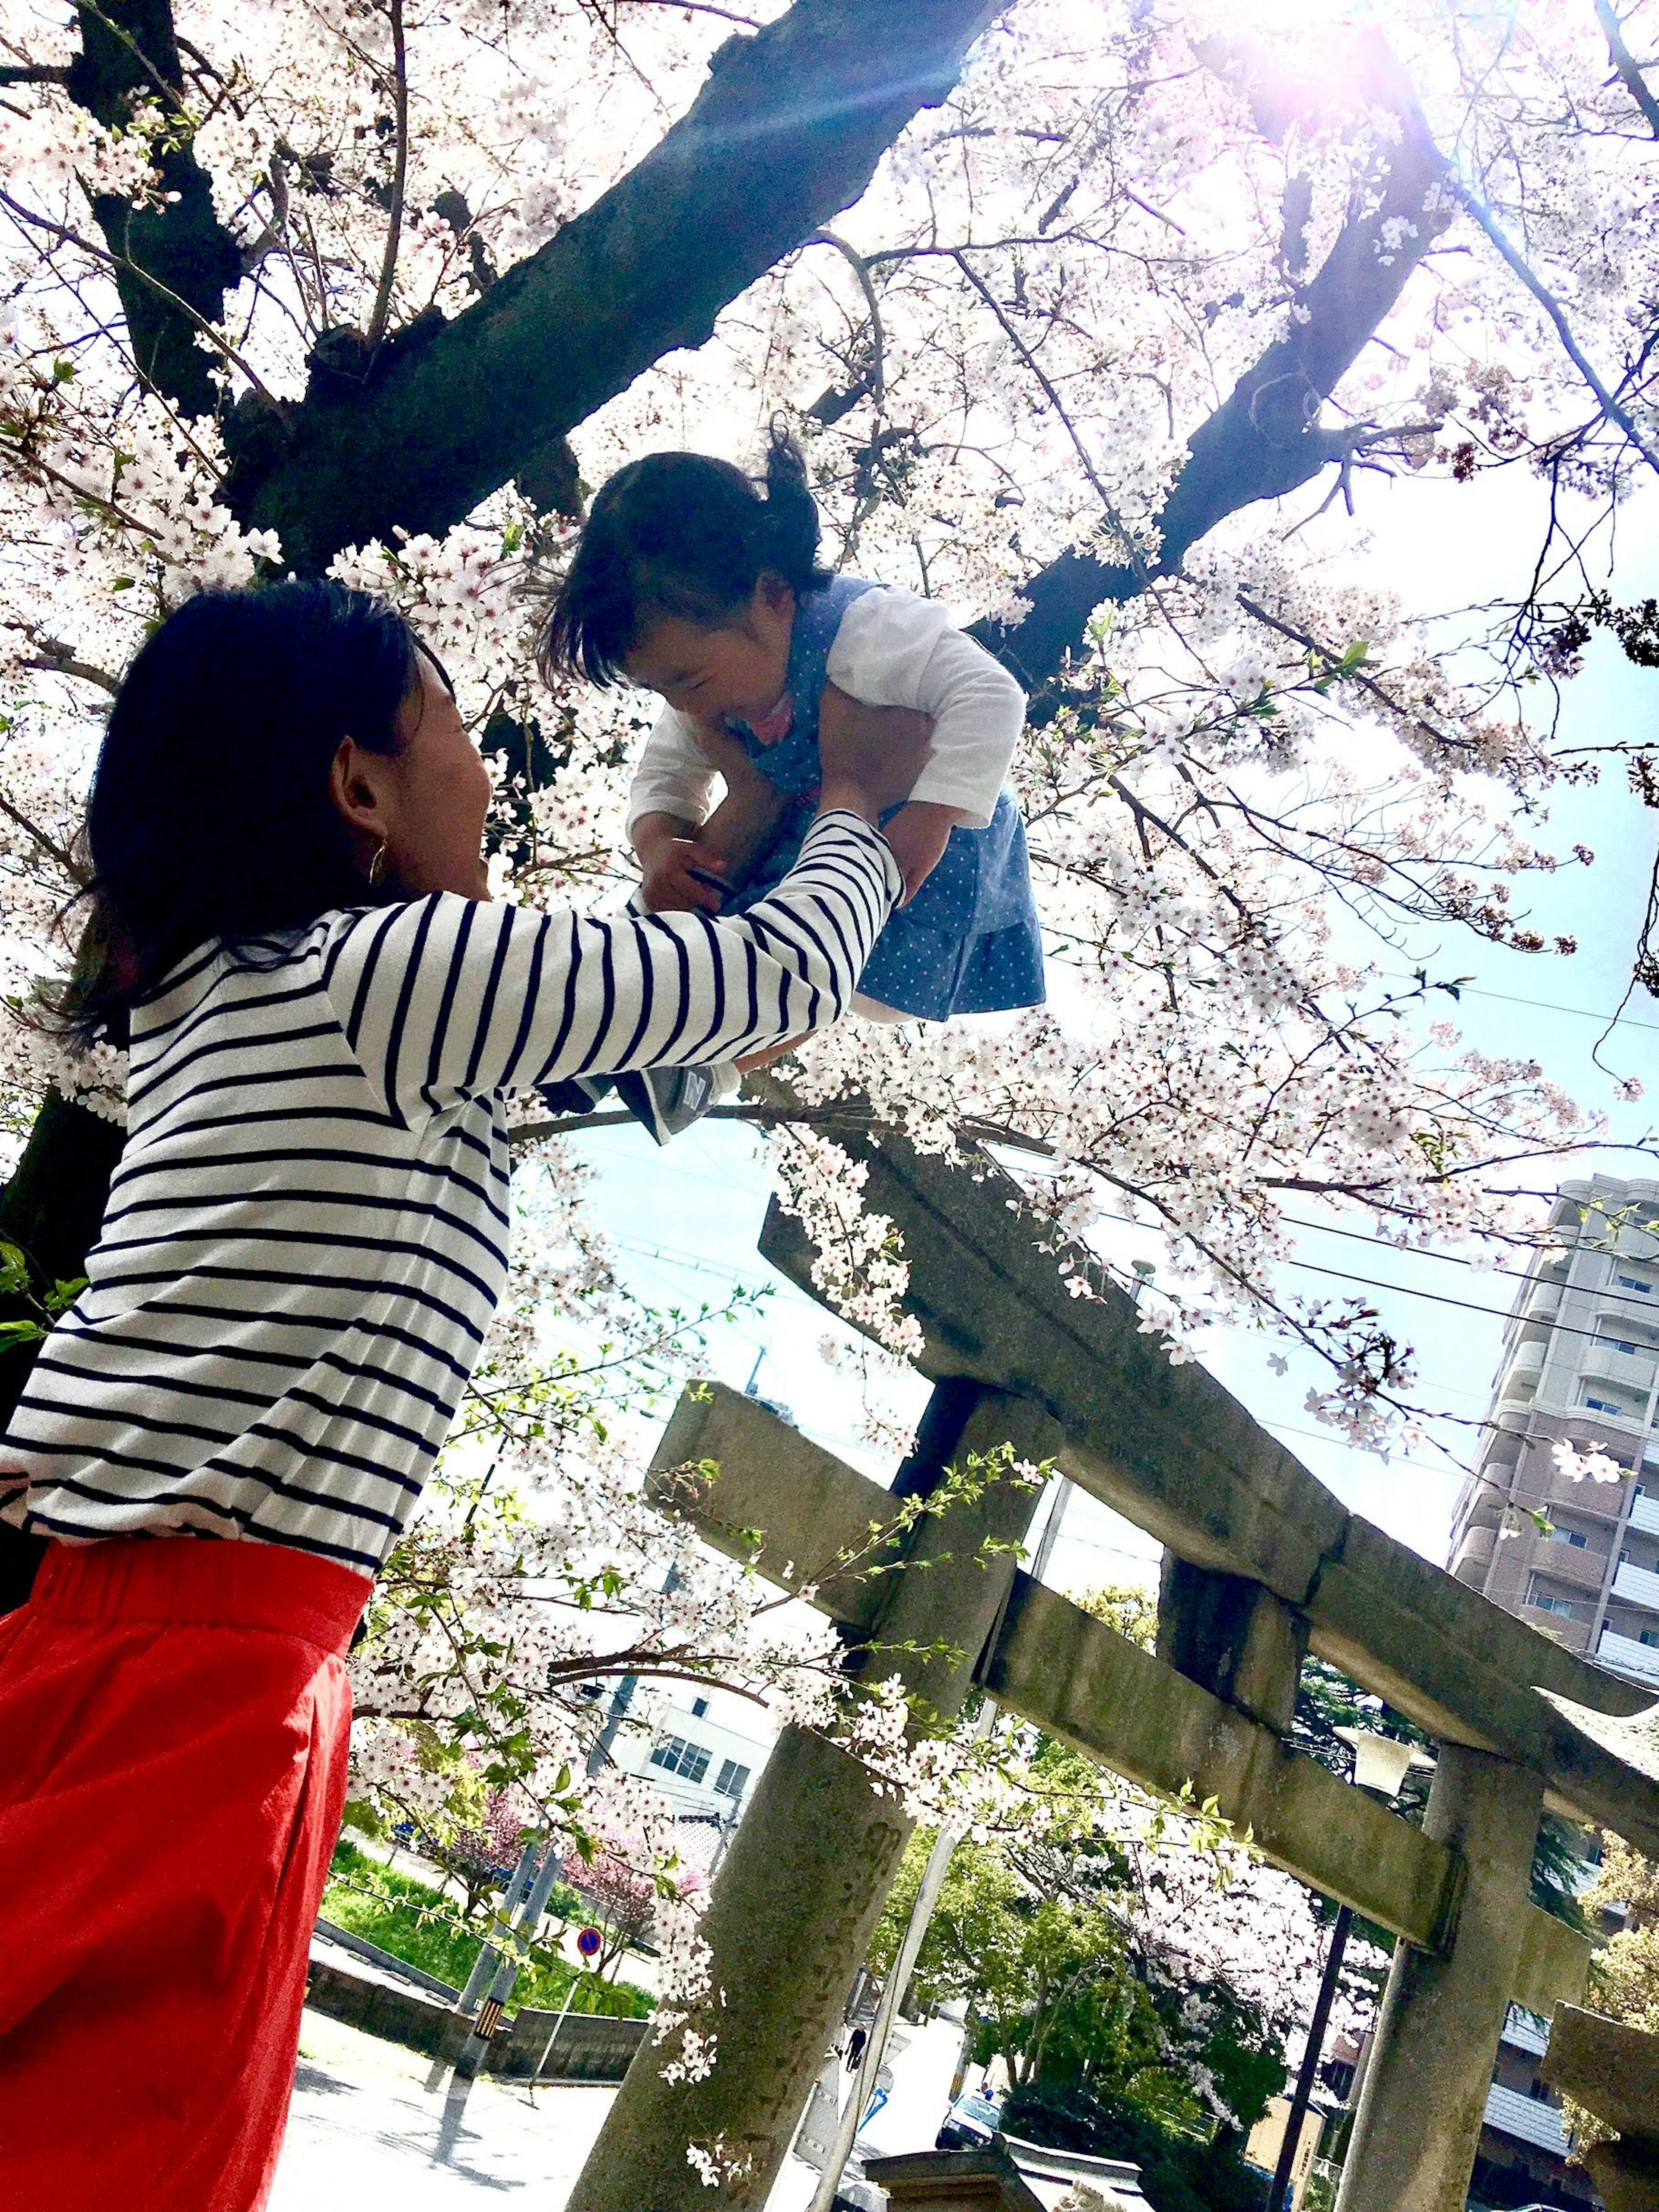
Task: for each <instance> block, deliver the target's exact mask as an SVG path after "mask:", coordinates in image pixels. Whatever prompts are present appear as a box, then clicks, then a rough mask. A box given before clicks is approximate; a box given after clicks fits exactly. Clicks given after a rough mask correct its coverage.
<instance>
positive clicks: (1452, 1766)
mask: <svg viewBox="0 0 1659 2212" xmlns="http://www.w3.org/2000/svg"><path fill="white" fill-rule="evenodd" d="M1542 1807H1543V1784H1542V1782H1541V1778H1540V1777H1539V1776H1538V1775H1537V1774H1536V1773H1535V1772H1534V1771H1530V1770H1528V1768H1526V1767H1523V1766H1517V1765H1512V1764H1511V1763H1510V1761H1508V1760H1507V1759H1492V1758H1490V1757H1488V1756H1487V1755H1486V1753H1483V1752H1479V1751H1470V1750H1468V1749H1467V1748H1466V1747H1464V1746H1462V1745H1461V1744H1448V1745H1446V1746H1445V1747H1444V1748H1443V1751H1442V1752H1441V1754H1440V1763H1439V1765H1438V1766H1437V1768H1436V1770H1435V1777H1434V1784H1433V1787H1432V1788H1431V1790H1430V1792H1429V1805H1428V1811H1427V1814H1426V1815H1425V1820H1424V1824H1423V1826H1424V1832H1425V1836H1427V1837H1429V1838H1431V1839H1432V1840H1433V1841H1435V1842H1437V1843H1440V1844H1447V1845H1449V1846H1450V1847H1451V1848H1453V1849H1455V1850H1457V1851H1458V1852H1459V1853H1460V1854H1461V1856H1462V1861H1463V1863H1464V1867H1465V1869H1466V1876H1465V1881H1464V1887H1463V1894H1462V1900H1461V1902H1460V1904H1459V1906H1458V1914H1457V1924H1456V1928H1455V1931H1454V1935H1453V1941H1452V1947H1451V1952H1450V1955H1449V1957H1447V1958H1436V1957H1434V1956H1433V1955H1432V1954H1430V1953H1428V1952H1426V1951H1414V1950H1413V1949H1411V1948H1409V1947H1408V1946H1407V1945H1406V1944H1404V1943H1401V1944H1397V1945H1396V1946H1395V1954H1394V1964H1393V1966H1392V1967H1391V1968H1390V1969H1389V1985H1388V1990H1387V1993H1386V1994H1385V1996H1384V1997H1383V2011H1382V2015H1381V2016H1380V2018H1379V2019H1378V2021H1377V2025H1376V2039H1375V2042H1374V2044H1373V2046H1372V2050H1371V2054H1370V2064H1369V2066H1368V2068H1367V2069H1366V2075H1365V2086H1364V2090H1363V2091H1362V2092H1361V2094H1360V2100H1359V2108H1358V2112H1356V2114H1355V2116H1354V2125H1353V2134H1352V2139H1351V2141H1350V2143H1349V2148H1348V2156H1347V2161H1346V2165H1345V2166H1344V2168H1343V2175H1342V2189H1341V2193H1340V2196H1339V2197H1338V2199H1337V2208H1338V2212H1383V2208H1385V2209H1386V2212H1463V2207H1464V2203H1465V2201H1466V2199H1467V2197H1468V2185H1469V2176H1470V2174H1471V2172H1473V2171H1474V2154H1475V2148H1476V2146H1477V2144H1478V2143H1479V2142H1480V2127H1481V2121H1482V2118H1483V2117H1484V2114H1485V2112H1486V2091H1487V2088H1488V2087H1489V2086H1490V2084H1491V2081H1492V2062H1493V2061H1494V2059H1495V2058H1496V2057H1497V2056H1498V2037H1499V2035H1500V2034H1501V2033H1502V2032H1503V2027H1504V2015H1505V2014H1506V2013H1507V2011H1508V2009H1509V2002H1510V1996H1511V1995H1512V1993H1513V1991H1514V1988H1515V1982H1516V1972H1517V1969H1518V1967H1519V1965H1520V1954H1521V1941H1522V1928H1523V1926H1524V1925H1525V1907H1526V1905H1527V1904H1528V1890H1529V1887H1530V1883H1531V1877H1532V1856H1533V1848H1534V1844H1535V1843H1536V1841H1537V1837H1538V1820H1539V1814H1540V1813H1541V1810H1542Z"/></svg>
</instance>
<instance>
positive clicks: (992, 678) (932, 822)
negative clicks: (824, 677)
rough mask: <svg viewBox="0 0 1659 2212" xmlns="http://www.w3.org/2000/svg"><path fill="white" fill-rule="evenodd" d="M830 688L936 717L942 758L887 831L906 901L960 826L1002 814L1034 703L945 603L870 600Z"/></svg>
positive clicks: (836, 659) (842, 640) (834, 662)
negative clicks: (1001, 798)
mask: <svg viewBox="0 0 1659 2212" xmlns="http://www.w3.org/2000/svg"><path fill="white" fill-rule="evenodd" d="M829 678H830V681H831V682H832V683H833V684H836V685H838V686H839V687H840V688H841V689H842V690H844V691H851V692H852V693H854V696H856V697H858V698H860V699H863V700H867V701H868V702H870V703H871V704H872V705H878V706H892V707H914V708H919V709H920V711H921V713H923V714H928V715H931V716H932V717H933V754H932V757H931V758H930V759H929V760H928V762H927V766H926V767H925V768H924V769H923V770H922V772H921V775H919V776H918V777H917V779H916V784H915V790H914V792H913V793H912V794H911V797H910V800H909V803H908V805H906V806H905V807H904V808H903V809H902V811H900V812H899V813H898V814H896V815H895V816H894V817H893V819H892V821H891V822H890V823H888V824H887V840H888V842H889V843H890V845H891V846H892V848H893V851H894V854H895V855H896V858H897V860H898V863H899V866H901V867H902V869H903V871H904V882H905V896H906V897H907V898H908V897H912V896H915V893H916V892H917V891H918V890H920V889H921V885H922V884H924V883H925V882H926V881H927V877H928V876H929V874H930V873H931V872H932V871H933V868H934V867H935V866H937V865H938V862H939V858H940V855H941V854H943V853H944V850H945V844H946V842H947V841H948V839H949V837H950V835H951V829H953V828H954V826H955V825H956V824H957V823H963V824H964V825H965V826H966V827H967V828H969V829H984V828H985V826H986V825H987V823H988V822H989V821H990V819H991V817H992V815H993V814H994V812H995V811H996V804H997V796H998V793H1000V790H1001V788H1002V784H1003V779H1004V778H1005V777H1006V775H1007V773H1008V768H1009V764H1010V763H1011V762H1012V759H1013V757H1014V751H1015V748H1016V747H1017V745H1018V743H1019V737H1020V732H1021V731H1022V730H1023V729H1024V724H1025V695H1024V692H1023V691H1022V690H1020V688H1019V686H1018V684H1016V683H1015V681H1014V679H1013V678H1012V676H1010V675H1009V673H1008V672H1007V671H1006V669H1005V668H1004V667H1003V666H1002V665H1000V662H998V661H995V660H993V659H992V658H991V656H990V654H989V653H987V652H986V651H985V649H984V647H982V646H980V645H976V644H975V641H974V640H973V639H972V638H970V637H969V636H967V635H964V634H963V632H962V631H961V630H959V629H957V628H956V627H955V626H954V624H953V623H951V618H950V617H949V616H948V615H947V614H946V613H945V610H944V608H943V607H941V606H940V605H939V603H938V601H937V600H933V599H918V598H917V597H916V596H915V593H914V592H904V591H897V590H892V589H887V590H882V591H876V592H865V593H864V594H863V596H862V597H861V598H860V599H854V602H853V604H852V605H851V606H849V607H848V610H847V612H846V614H845V615H844V616H843V617H842V625H841V629H840V630H839V632H838V633H837V635H836V641H835V643H834V645H833V646H832V647H831V648H830V652H829Z"/></svg>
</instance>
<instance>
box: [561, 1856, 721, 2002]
mask: <svg viewBox="0 0 1659 2212" xmlns="http://www.w3.org/2000/svg"><path fill="white" fill-rule="evenodd" d="M564 1871H565V1875H566V1878H567V1880H568V1881H569V1882H570V1883H571V1885H572V1887H574V1888H575V1889H576V1890H578V1891H580V1894H581V1897H582V1900H583V1902H584V1904H585V1905H586V1906H587V1907H588V1909H589V1910H590V1911H591V1912H592V1916H593V1921H594V1924H595V1925H596V1926H597V1927H598V1929H599V1934H600V1936H601V1938H602V1939H603V1941H602V1944H601V1948H600V1950H599V1955H598V1957H597V1958H596V1959H595V1960H593V1961H592V1966H593V1971H594V1972H595V1973H597V1974H598V1975H599V1978H600V1979H601V1980H605V1979H607V1978H608V1979H611V1980H614V1979H615V1978H616V1973H617V1967H618V1966H620V1965H621V1963H622V1960H623V1956H624V1955H625V1954H627V1953H628V1952H629V1951H637V1950H639V1949H640V1948H641V1946H642V1945H644V1944H646V1943H648V1942H650V1941H651V1938H652V1936H653V1933H654V1931H655V1929H656V1923H657V1918H658V1915H659V1911H660V1908H661V1906H662V1905H663V1904H664V1903H665V1901H667V1900H670V1899H672V1900H674V1901H677V1902H682V1903H686V1904H693V1903H696V1902H697V1901H698V1900H699V1899H700V1898H701V1896H702V1892H703V1891H704V1890H705V1889H706V1888H707V1887H708V1878H707V1876H706V1875H704V1874H703V1872H702V1869H701V1868H700V1867H675V1868H671V1869H669V1870H667V1871H664V1869H663V1866H662V1862H661V1857H660V1855H659V1853H656V1852H654V1851H653V1850H652V1849H651V1848H650V1847H649V1846H648V1845H647V1841H646V1838H644V1836H643V1835H641V1834H636V1833H635V1832H631V1831H629V1830H625V1829H620V1828H613V1829H608V1830H605V1831H603V1832H600V1833H599V1835H598V1836H596V1837H595V1838H593V1853H592V1857H591V1858H589V1857H584V1856H583V1855H582V1854H581V1853H580V1852H579V1851H572V1853H571V1854H570V1856H569V1857H568V1859H567V1860H566V1861H565V1866H564Z"/></svg>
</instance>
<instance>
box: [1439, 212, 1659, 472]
mask: <svg viewBox="0 0 1659 2212" xmlns="http://www.w3.org/2000/svg"><path fill="white" fill-rule="evenodd" d="M1457 194H1458V197H1459V198H1460V199H1461V200H1462V203H1463V205H1464V206H1465V207H1466V208H1467V209H1468V212H1469V213H1470V214H1471V215H1472V216H1474V219H1475V221H1476V222H1478V223H1479V224H1480V228H1481V229H1482V230H1483V231H1485V233H1486V236H1487V237H1488V238H1489V239H1490V240H1492V244H1493V246H1496V247H1497V249H1498V253H1499V255H1500V256H1501V257H1502V258H1503V259H1504V261H1505V262H1507V264H1509V266H1510V269H1511V270H1513V271H1514V273H1515V274H1516V276H1518V277H1519V278H1520V280H1521V282H1522V283H1523V284H1524V285H1525V286H1526V288H1527V289H1528V292H1530V293H1531V294H1532V296H1533V298H1534V300H1536V301H1537V302H1538V304H1539V306H1540V307H1541V308H1542V309H1543V310H1544V313H1546V314H1547V316H1548V317H1549V319H1550V321H1551V322H1552V323H1553V325H1555V334H1556V336H1557V337H1559V339H1560V341H1561V344H1562V348H1563V349H1564V350H1565V354H1566V356H1567V359H1568V360H1569V361H1570V362H1571V363H1572V365H1573V367H1574V368H1576V369H1577V371H1578V374H1580V376H1582V377H1583V380H1584V381H1585V383H1586V384H1587V385H1589V388H1590V390H1591V392H1593V393H1594V394H1595V401H1596V404H1597V405H1598V406H1599V407H1600V408H1601V412H1602V413H1603V414H1604V415H1605V416H1607V417H1608V418H1609V419H1610V420H1611V421H1613V422H1616V423H1617V424H1618V425H1619V428H1620V429H1621V430H1622V431H1623V432H1624V434H1625V435H1626V437H1627V438H1628V439H1629V440H1630V442H1631V443H1632V446H1634V447H1635V448H1636V450H1637V452H1638V453H1640V455H1641V456H1642V459H1644V461H1645V462H1646V463H1647V465H1648V466H1649V467H1650V469H1652V470H1653V471H1655V472H1656V473H1659V452H1656V450H1655V448H1654V447H1652V446H1651V445H1650V443H1649V442H1648V441H1647V439H1646V438H1645V437H1644V435H1643V434H1642V432H1641V430H1640V429H1639V428H1638V427H1637V423H1636V421H1635V418H1634V417H1633V416H1632V414H1631V412H1630V410H1629V409H1628V408H1627V407H1626V405H1625V404H1623V402H1622V401H1621V400H1620V399H1618V398H1616V397H1615V396H1614V395H1613V393H1612V392H1609V391H1608V389H1607V386H1606V385H1605V384H1603V382H1602V381H1601V377H1600V375H1599V374H1597V372H1596V369H1595V365H1594V363H1593V362H1591V361H1590V359H1589V356H1588V355H1587V354H1586V353H1585V351H1584V349H1583V347H1582V346H1581V345H1580V344H1579V343H1578V341H1577V338H1576V337H1574V336H1573V334H1572V325H1571V324H1570V323H1569V322H1568V320H1567V318H1566V315H1565V311H1564V310H1563V308H1562V306H1561V303H1560V301H1559V300H1558V299H1557V298H1556V296H1555V295H1554V293H1553V292H1552V291H1551V290H1550V289H1549V287H1548V285H1547V284H1546V283H1544V281H1543V279H1542V277H1541V276H1538V275H1537V274H1536V273H1535V271H1534V270H1533V268H1532V266H1531V264H1530V263H1529V262H1528V259H1527V258H1526V256H1525V254H1524V253H1522V252H1521V250H1520V248H1519V247H1518V246H1516V245H1515V244H1514V243H1513V242H1512V241H1511V240H1510V238H1509V237H1508V235H1507V234H1505V232H1504V228H1503V226H1502V225H1501V224H1500V223H1499V222H1498V218H1497V216H1495V215H1494V214H1493V213H1492V210H1491V209H1490V208H1489V207H1488V206H1487V205H1486V202H1485V201H1484V200H1482V199H1481V198H1480V197H1478V195H1477V194H1476V193H1475V192H1474V191H1471V190H1470V188H1469V187H1468V185H1462V184H1460V185H1458V186H1457Z"/></svg>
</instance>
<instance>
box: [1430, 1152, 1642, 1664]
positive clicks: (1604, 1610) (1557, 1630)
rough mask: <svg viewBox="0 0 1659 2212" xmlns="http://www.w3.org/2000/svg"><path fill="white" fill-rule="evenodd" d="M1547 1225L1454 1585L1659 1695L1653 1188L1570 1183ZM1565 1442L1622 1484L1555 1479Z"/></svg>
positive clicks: (1458, 1550) (1458, 1521)
mask: <svg viewBox="0 0 1659 2212" xmlns="http://www.w3.org/2000/svg"><path fill="white" fill-rule="evenodd" d="M1551 1222H1552V1225H1553V1228H1554V1229H1555V1231H1557V1233H1558V1236H1559V1246H1558V1248H1557V1249H1555V1251H1554V1252H1553V1253H1552V1252H1549V1251H1544V1252H1541V1253H1539V1254H1537V1255H1535V1256H1534V1260H1533V1262H1532V1265H1531V1266H1530V1267H1529V1268H1528V1271H1527V1275H1526V1279H1525V1280H1524V1281H1523V1282H1522V1284H1521V1285H1520V1289H1519V1291H1518V1294H1517V1296H1516V1300H1515V1304H1514V1306H1513V1308H1512V1310H1511V1311H1510V1318H1509V1321H1508V1323H1507V1325H1506V1327H1505V1329H1504V1351H1503V1358H1502V1363H1501V1364H1500V1366H1499V1368H1498V1379H1497V1382H1496V1383H1495V1385H1494V1386H1493V1390H1492V1405H1491V1409H1490V1413H1489V1415H1488V1420H1489V1424H1490V1425H1489V1426H1488V1428H1487V1429H1486V1432H1485V1434H1484V1436H1483V1437H1482V1438H1481V1444H1480V1457H1479V1459H1478V1461H1477V1462H1476V1470H1475V1474H1474V1478H1473V1479H1472V1480H1471V1481H1470V1482H1469V1483H1468V1485H1467V1486H1466V1487H1465V1489H1464V1492H1463V1495H1462V1498H1460V1500H1459V1501H1458V1507H1457V1514H1456V1518H1455V1522H1454V1524H1453V1531H1452V1552H1451V1561H1450V1565H1451V1571H1452V1572H1453V1573H1454V1574H1455V1576H1456V1577H1458V1579H1459V1580H1460V1581H1462V1582H1466V1583H1469V1584H1471V1585H1472V1586H1473V1587H1474V1589H1478V1590H1480V1591H1482V1592H1484V1594H1485V1595H1486V1596H1487V1597H1489V1598H1491V1599H1492V1600H1493V1601H1494V1602H1495V1603H1497V1604H1498V1605H1501V1606H1503V1607H1505V1608H1506V1609H1507V1610H1508V1611H1509V1612H1510V1613H1518V1614H1519V1615H1520V1617H1521V1618H1522V1620H1526V1621H1528V1622H1530V1623H1531V1624H1532V1626H1534V1627H1535V1628H1541V1629H1543V1630H1544V1631H1545V1632H1547V1633H1548V1634H1549V1635H1552V1636H1554V1637H1555V1638H1558V1639H1559V1641H1560V1642H1561V1643H1563V1644H1569V1645H1570V1646H1571V1648H1572V1649H1573V1650H1575V1651H1583V1652H1585V1653H1587V1654H1588V1655H1589V1656H1590V1657H1591V1658H1593V1659H1595V1660H1598V1661H1599V1662H1601V1665H1602V1666H1604V1667H1607V1668H1612V1669H1613V1672H1615V1673H1616V1674H1624V1675H1627V1676H1629V1677H1630V1678H1631V1679H1632V1680H1636V1681H1639V1682H1642V1683H1644V1684H1650V1685H1651V1686H1654V1687H1655V1688H1659V1436H1656V1434H1655V1389H1656V1382H1659V1182H1619V1181H1616V1180H1615V1179H1614V1178H1613V1177H1612V1176H1600V1175H1598V1176H1594V1177H1592V1178H1591V1179H1590V1180H1589V1181H1588V1182H1567V1183H1563V1185H1562V1186H1561V1188H1560V1191H1559V1194H1558V1196H1557V1199H1556V1202H1555V1206H1554V1208H1553V1212H1552V1215H1551ZM1560 1438H1565V1439H1566V1440H1567V1441H1568V1442H1569V1443H1572V1444H1574V1445H1576V1446H1577V1448H1578V1449H1580V1450H1584V1449H1589V1448H1590V1447H1592V1446H1594V1447H1595V1449H1599V1450H1601V1451H1602V1452H1605V1453H1606V1454H1607V1456H1608V1457H1609V1458H1610V1459H1612V1460H1613V1461H1614V1462H1616V1463H1617V1464H1618V1466H1619V1467H1620V1468H1621V1469H1623V1470H1624V1474H1623V1479H1622V1480H1620V1481H1619V1482H1616V1483H1600V1482H1589V1481H1577V1482H1576V1481H1574V1480H1571V1477H1568V1476H1565V1475H1563V1474H1560V1473H1559V1471H1558V1470H1557V1469H1556V1468H1555V1467H1554V1466H1553V1462H1552V1459H1551V1446H1552V1445H1553V1443H1555V1442H1556V1441H1557V1440H1558V1439H1560ZM1534 1513H1541V1514H1542V1515H1543V1516H1544V1517H1545V1518H1546V1519H1547V1521H1548V1522H1549V1523H1550V1524H1551V1525H1550V1528H1549V1530H1548V1532H1546V1531H1545V1530H1543V1529H1541V1528H1539V1527H1538V1526H1537V1524H1536V1522H1534V1519H1533V1518H1532V1517H1531V1516H1533V1515H1534Z"/></svg>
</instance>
